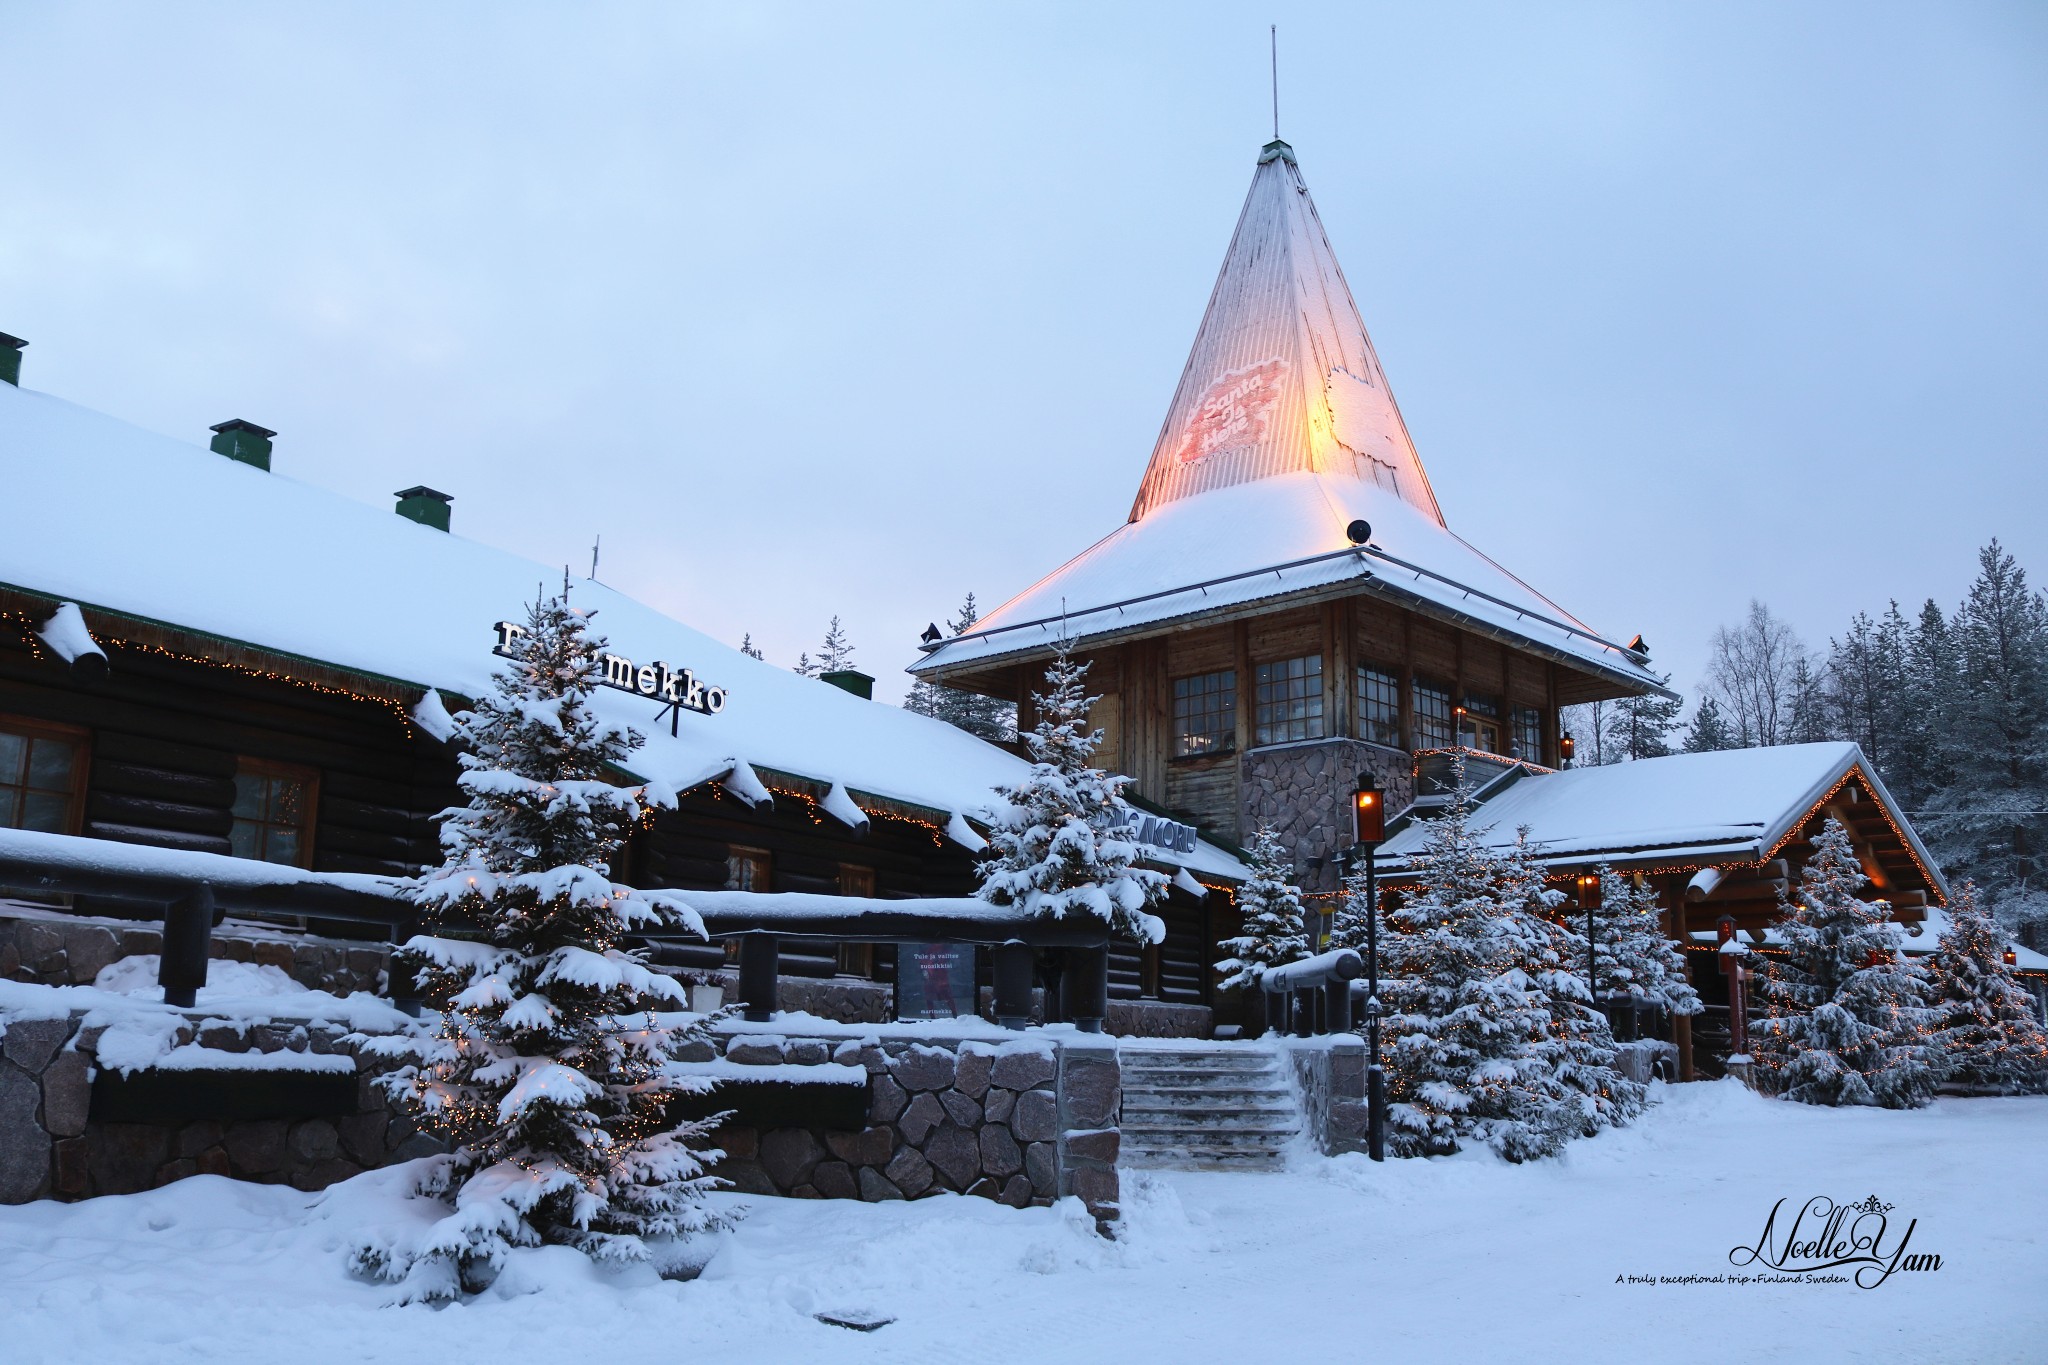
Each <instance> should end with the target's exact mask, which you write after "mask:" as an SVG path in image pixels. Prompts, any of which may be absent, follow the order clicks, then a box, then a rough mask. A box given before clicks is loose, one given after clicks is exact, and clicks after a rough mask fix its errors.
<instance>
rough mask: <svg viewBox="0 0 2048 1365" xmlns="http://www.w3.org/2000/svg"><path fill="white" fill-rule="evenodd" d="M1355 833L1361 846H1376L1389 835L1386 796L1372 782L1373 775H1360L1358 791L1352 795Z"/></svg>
mask: <svg viewBox="0 0 2048 1365" xmlns="http://www.w3.org/2000/svg"><path fill="white" fill-rule="evenodd" d="M1351 819H1352V825H1353V833H1354V836H1355V838H1356V839H1357V842H1359V843H1361V844H1376V843H1378V842H1379V841H1380V840H1382V839H1384V838H1386V835H1387V800H1386V794H1385V793H1384V792H1382V791H1381V790H1380V789H1379V786H1378V785H1377V784H1376V783H1374V781H1373V780H1372V774H1370V773H1360V774H1359V775H1358V790H1357V791H1354V792H1352V793H1351Z"/></svg>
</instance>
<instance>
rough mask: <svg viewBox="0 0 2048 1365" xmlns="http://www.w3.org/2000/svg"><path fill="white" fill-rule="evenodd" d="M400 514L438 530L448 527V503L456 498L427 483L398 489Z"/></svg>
mask: <svg viewBox="0 0 2048 1365" xmlns="http://www.w3.org/2000/svg"><path fill="white" fill-rule="evenodd" d="M397 496H398V515H400V516H401V517H408V518H410V519H411V520H413V521H416V522H418V523H419V524H420V525H422V526H431V527H433V528H434V529H435V530H436V531H445V530H447V529H448V504H449V503H451V502H454V501H455V499H454V498H452V497H450V496H449V495H448V494H446V493H437V492H435V491H434V490H433V489H431V488H429V487H427V486H426V485H425V484H418V485H415V486H414V487H412V488H401V489H399V490H398V494H397Z"/></svg>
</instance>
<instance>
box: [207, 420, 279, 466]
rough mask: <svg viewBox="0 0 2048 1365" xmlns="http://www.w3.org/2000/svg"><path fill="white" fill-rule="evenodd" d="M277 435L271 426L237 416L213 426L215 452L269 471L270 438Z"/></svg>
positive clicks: (213, 447)
mask: <svg viewBox="0 0 2048 1365" xmlns="http://www.w3.org/2000/svg"><path fill="white" fill-rule="evenodd" d="M275 435H277V433H276V432H274V431H272V430H271V429H270V428H269V427H259V426H257V425H256V424H255V423H254V422H250V421H245V420H243V419H242V418H240V417H236V418H233V419H232V420H230V421H226V422H222V423H221V424H220V425H219V426H217V427H215V428H213V446H212V449H213V453H214V454H216V455H225V456H227V457H228V458H229V459H230V460H240V461H241V462H242V463H243V464H252V465H255V466H256V467H257V468H258V469H262V470H266V471H267V470H268V469H269V468H270V438H271V437H273V436H275Z"/></svg>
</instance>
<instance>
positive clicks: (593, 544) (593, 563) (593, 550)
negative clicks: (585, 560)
mask: <svg viewBox="0 0 2048 1365" xmlns="http://www.w3.org/2000/svg"><path fill="white" fill-rule="evenodd" d="M603 543H604V537H603V536H594V537H592V538H591V541H590V581H591V582H593V583H595V582H596V581H597V547H598V546H599V545H602V544H603Z"/></svg>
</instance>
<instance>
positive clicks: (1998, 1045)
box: [1928, 881, 2048, 1095]
mask: <svg viewBox="0 0 2048 1365" xmlns="http://www.w3.org/2000/svg"><path fill="white" fill-rule="evenodd" d="M2005 943H2006V937H2005V933H2004V931H2003V930H2001V929H2000V928H1999V927H1998V921H1996V920H1995V919H1993V918H1992V917H1991V912H1990V911H1989V910H1986V909H1985V908H1984V907H1983V906H1982V905H1981V904H1980V903H1979V902H1978V900H1977V888H1976V886H1975V885H1974V884H1973V883H1971V882H1967V881H1966V882H1963V883H1962V884H1961V885H1960V886H1958V887H1956V889H1955V895H1954V897H1953V899H1951V900H1950V902H1949V906H1948V928H1947V929H1946V930H1944V931H1943V932H1942V935H1941V942H1940V944H1939V945H1938V946H1937V947H1936V948H1935V950H1934V955H1933V957H1932V959H1931V960H1930V961H1929V962H1928V970H1929V974H1930V975H1931V977H1932V978H1933V996H1934V1018H1933V1020H1932V1022H1931V1027H1932V1029H1933V1032H1934V1037H1935V1041H1936V1043H1937V1045H1938V1046H1939V1047H1940V1049H1941V1063H1942V1069H1943V1071H1944V1073H1945V1078H1946V1079H1947V1080H1950V1081H1953V1082H1954V1083H1955V1084H1957V1085H1961V1086H1965V1087H1967V1088H1969V1089H1971V1090H1977V1091H1992V1092H1996V1093H1998V1094H2002V1095H2033V1094H2040V1093H2042V1092H2043V1091H2048V1035H2044V1034H2043V1033H2042V1030H2041V1024H2040V1021H2039V1020H2038V1019H2037V1018H2036V1017H2035V1015H2034V1002H2033V999H2032V997H2030V996H2029V995H2028V994H2027V992H2026V990H2025V989H2024V988H2023V987H2022V986H2021V985H2020V984H2019V982H2017V981H2015V980H2014V979H2013V974H2012V968H2010V967H2008V966H2006V965H2005Z"/></svg>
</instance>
